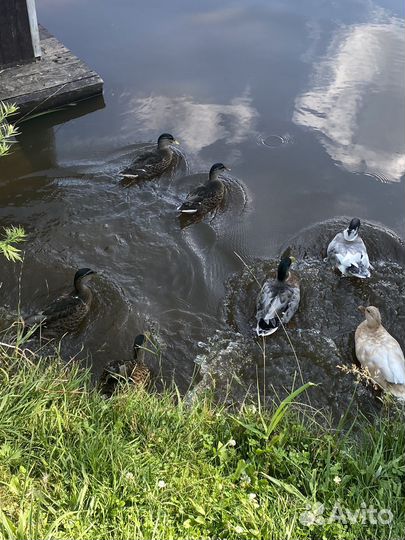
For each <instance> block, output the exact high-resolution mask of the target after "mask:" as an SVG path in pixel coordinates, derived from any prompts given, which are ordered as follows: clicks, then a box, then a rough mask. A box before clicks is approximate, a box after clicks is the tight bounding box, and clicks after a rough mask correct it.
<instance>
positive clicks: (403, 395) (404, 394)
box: [389, 384, 405, 401]
mask: <svg viewBox="0 0 405 540" xmlns="http://www.w3.org/2000/svg"><path fill="white" fill-rule="evenodd" d="M389 392H390V393H391V394H392V395H393V396H394V397H396V398H397V399H400V400H401V401H405V385H404V384H390V385H389Z"/></svg>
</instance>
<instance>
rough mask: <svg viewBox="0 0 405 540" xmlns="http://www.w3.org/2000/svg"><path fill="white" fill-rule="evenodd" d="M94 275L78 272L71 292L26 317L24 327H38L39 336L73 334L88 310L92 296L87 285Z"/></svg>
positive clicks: (91, 271)
mask: <svg viewBox="0 0 405 540" xmlns="http://www.w3.org/2000/svg"><path fill="white" fill-rule="evenodd" d="M95 273H96V272H95V271H94V270H91V269H90V268H81V269H80V270H78V271H77V272H76V274H75V277H74V280H73V287H74V288H73V291H72V292H71V293H70V294H66V295H64V296H61V297H59V298H57V299H56V300H54V301H53V302H52V303H51V304H49V306H47V307H46V308H45V309H43V310H42V311H39V312H38V313H34V314H33V315H30V316H29V317H27V318H26V319H25V321H24V323H25V325H26V326H28V327H30V326H34V325H36V324H38V325H40V327H39V330H40V332H41V334H42V335H44V336H48V337H54V336H57V335H62V334H65V333H67V332H69V333H70V332H75V331H76V330H77V329H78V327H79V326H80V324H81V323H82V322H83V320H84V319H85V317H86V316H87V314H88V312H89V310H90V306H91V301H92V298H93V294H92V292H91V289H90V288H89V287H88V286H87V283H88V281H89V280H90V279H91V278H92V277H93V275H94V274H95Z"/></svg>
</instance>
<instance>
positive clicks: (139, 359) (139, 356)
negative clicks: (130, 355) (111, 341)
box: [134, 347, 145, 365]
mask: <svg viewBox="0 0 405 540" xmlns="http://www.w3.org/2000/svg"><path fill="white" fill-rule="evenodd" d="M134 360H135V362H136V363H137V364H140V365H144V364H145V349H142V348H139V347H136V348H135V349H134Z"/></svg>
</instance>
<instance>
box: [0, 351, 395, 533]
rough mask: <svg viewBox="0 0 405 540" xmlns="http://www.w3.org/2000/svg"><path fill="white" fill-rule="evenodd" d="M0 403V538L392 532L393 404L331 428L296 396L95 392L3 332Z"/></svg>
mask: <svg viewBox="0 0 405 540" xmlns="http://www.w3.org/2000/svg"><path fill="white" fill-rule="evenodd" d="M306 391H307V392H311V388H307V389H306ZM295 397H298V394H296V395H295ZM0 412H1V414H0V508H1V510H0V538H4V539H8V540H14V539H15V540H17V539H23V538H43V539H51V538H52V539H68V538H81V539H96V538H97V539H108V538H117V539H120V540H126V539H132V538H154V539H160V538H162V539H163V538H230V539H233V538H235V539H236V538H238V539H239V538H274V539H285V538H301V539H305V538H306V539H312V538H328V539H330V540H333V539H349V540H354V539H356V540H357V539H359V540H361V539H366V538H367V539H377V538H378V539H379V540H384V539H388V538H390V539H395V538H396V539H399V538H402V533H403V523H404V520H405V505H404V491H403V489H404V488H403V485H404V479H405V467H404V465H403V452H404V446H405V425H404V423H403V420H402V419H401V417H399V416H398V415H397V414H396V413H395V412H394V411H393V410H392V409H388V410H384V411H383V412H382V413H381V415H380V416H375V417H373V418H372V419H367V418H365V417H363V416H362V415H361V414H360V413H359V414H358V417H357V419H356V420H353V418H352V421H351V424H348V423H347V417H346V423H345V422H344V421H342V424H341V425H340V426H338V427H337V428H336V427H335V428H333V427H332V425H331V424H330V422H329V420H328V418H327V417H326V416H325V415H324V414H322V413H321V412H319V411H315V410H313V409H312V408H308V407H303V406H302V405H300V404H298V403H297V402H296V401H295V402H294V401H293V397H290V398H289V399H287V400H284V402H283V403H282V404H281V405H280V404H277V403H275V404H274V408H273V409H272V410H264V409H263V408H261V409H260V408H258V407H257V406H255V405H254V404H248V403H245V404H243V405H242V406H240V407H239V409H238V410H235V407H233V408H232V409H228V408H227V407H226V406H225V405H223V404H220V403H217V404H215V403H213V402H212V401H211V400H210V399H209V398H208V397H207V396H206V397H204V398H202V399H200V400H197V401H195V402H194V405H193V406H192V407H191V408H190V407H187V406H186V405H185V404H184V402H183V400H182V399H181V397H180V396H179V394H178V392H177V391H176V389H173V390H166V391H164V392H162V393H159V394H157V393H148V392H146V390H145V389H144V388H143V387H139V388H134V387H131V386H130V385H128V386H125V384H123V385H122V387H121V390H120V392H118V393H116V394H114V395H113V397H112V398H111V399H108V400H106V399H103V397H102V396H101V394H100V393H99V392H97V390H96V389H95V388H94V384H93V383H92V381H91V377H90V373H89V372H88V371H84V370H82V369H80V367H79V366H77V365H76V364H72V363H71V364H70V365H66V364H64V363H63V362H62V361H61V359H60V358H59V357H58V354H57V353H55V355H54V357H52V358H38V356H37V355H36V354H34V353H31V352H30V351H29V350H27V349H23V348H21V346H17V345H14V346H13V345H5V344H0ZM373 509H375V510H376V511H374V510H373ZM383 511H384V512H385V513H384V512H383ZM372 515H374V518H375V519H374V518H373V517H372Z"/></svg>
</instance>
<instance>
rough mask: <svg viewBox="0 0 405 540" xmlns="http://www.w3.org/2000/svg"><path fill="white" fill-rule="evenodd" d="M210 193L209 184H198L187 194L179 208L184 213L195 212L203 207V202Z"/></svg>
mask: <svg viewBox="0 0 405 540" xmlns="http://www.w3.org/2000/svg"><path fill="white" fill-rule="evenodd" d="M207 194H208V189H207V186H204V185H203V186H198V187H196V188H195V189H193V190H192V191H190V193H189V194H188V195H187V198H186V200H185V201H184V203H183V204H182V205H181V206H179V207H178V210H179V211H180V212H182V213H184V214H195V213H196V212H198V211H199V210H200V209H201V206H202V203H203V201H204V200H205V198H206V196H207Z"/></svg>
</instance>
